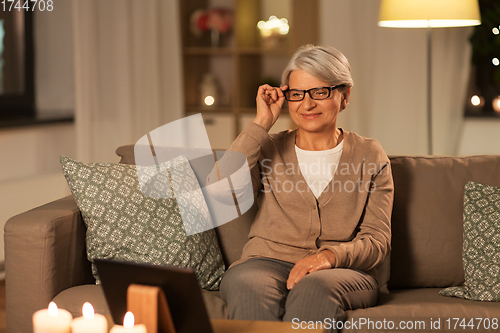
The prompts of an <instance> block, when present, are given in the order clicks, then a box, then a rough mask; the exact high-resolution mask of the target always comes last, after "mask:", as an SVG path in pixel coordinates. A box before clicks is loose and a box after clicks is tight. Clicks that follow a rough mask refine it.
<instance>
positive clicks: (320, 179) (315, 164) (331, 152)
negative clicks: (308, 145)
mask: <svg viewBox="0 0 500 333" xmlns="http://www.w3.org/2000/svg"><path fill="white" fill-rule="evenodd" d="M343 148H344V140H342V141H341V142H340V143H339V144H338V145H337V146H336V147H335V148H332V149H328V150H319V151H313V150H304V149H300V148H299V147H297V146H295V153H296V154H297V159H298V161H299V167H300V172H302V176H303V177H304V179H305V180H306V182H307V185H309V188H310V189H311V191H312V192H313V193H314V196H315V197H316V199H317V198H319V196H320V195H321V193H322V192H323V190H324V189H325V188H326V187H327V186H328V184H329V183H330V181H331V180H332V179H333V175H334V174H335V172H336V171H337V167H338V165H339V162H340V156H341V155H342V149H343Z"/></svg>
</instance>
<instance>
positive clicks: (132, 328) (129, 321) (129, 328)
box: [109, 311, 146, 333]
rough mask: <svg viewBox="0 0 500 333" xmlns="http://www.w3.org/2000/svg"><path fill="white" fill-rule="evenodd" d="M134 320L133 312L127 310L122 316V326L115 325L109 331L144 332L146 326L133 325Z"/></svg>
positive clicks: (121, 332) (110, 332)
mask: <svg viewBox="0 0 500 333" xmlns="http://www.w3.org/2000/svg"><path fill="white" fill-rule="evenodd" d="M134 322H135V318H134V314H133V313H132V312H130V311H129V312H127V313H126V314H125V317H124V318H123V326H121V325H115V326H113V328H112V329H111V331H109V333H146V326H144V325H143V324H139V325H134Z"/></svg>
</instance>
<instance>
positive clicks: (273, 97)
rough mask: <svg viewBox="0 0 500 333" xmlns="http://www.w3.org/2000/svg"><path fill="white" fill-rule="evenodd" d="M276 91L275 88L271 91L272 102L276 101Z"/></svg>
mask: <svg viewBox="0 0 500 333" xmlns="http://www.w3.org/2000/svg"><path fill="white" fill-rule="evenodd" d="M276 90H277V88H276V89H273V90H272V91H271V98H272V99H273V101H274V102H276V101H277V100H278V92H277V91H276Z"/></svg>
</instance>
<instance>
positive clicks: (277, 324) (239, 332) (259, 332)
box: [210, 319, 327, 333]
mask: <svg viewBox="0 0 500 333" xmlns="http://www.w3.org/2000/svg"><path fill="white" fill-rule="evenodd" d="M210 322H211V323H212V328H213V330H214V333H266V332H270V333H293V332H297V331H303V330H301V329H296V328H295V329H294V328H293V324H292V323H290V322H281V321H251V320H224V319H212V320H211V321H210ZM307 332H311V333H326V332H327V330H326V329H310V330H307Z"/></svg>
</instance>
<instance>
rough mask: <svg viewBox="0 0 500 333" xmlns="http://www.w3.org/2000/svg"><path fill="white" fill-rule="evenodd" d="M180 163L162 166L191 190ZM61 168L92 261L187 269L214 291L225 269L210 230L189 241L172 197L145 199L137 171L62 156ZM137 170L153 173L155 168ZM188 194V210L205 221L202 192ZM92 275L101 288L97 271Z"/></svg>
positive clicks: (185, 168)
mask: <svg viewBox="0 0 500 333" xmlns="http://www.w3.org/2000/svg"><path fill="white" fill-rule="evenodd" d="M175 160H177V159H175ZM184 160H185V161H184V162H185V163H181V162H183V161H180V162H179V163H177V162H178V161H169V162H166V163H164V164H162V166H163V167H165V168H166V169H167V171H168V174H169V175H170V174H172V175H176V174H179V173H180V174H182V175H184V177H181V176H179V177H180V179H181V180H182V181H183V182H186V183H189V184H187V186H191V187H193V188H194V185H193V183H196V185H197V181H196V177H195V176H194V174H193V173H192V170H191V171H190V167H189V162H188V161H187V159H186V158H185V157H184ZM170 162H171V163H170ZM61 163H62V165H63V172H64V175H65V177H66V179H67V181H68V184H69V187H70V189H71V192H72V193H73V196H74V197H75V199H76V202H77V204H78V207H79V208H80V210H81V212H82V217H83V220H84V222H85V224H86V226H87V235H86V245H87V256H88V259H89V260H90V261H92V260H93V259H96V258H102V259H115V260H125V261H134V262H145V263H150V264H155V265H175V266H182V267H190V268H193V269H194V270H195V272H196V275H197V277H198V281H199V283H200V285H201V286H202V287H203V288H206V289H210V290H216V289H217V288H218V286H219V283H220V279H221V277H222V274H223V272H224V269H225V267H224V262H223V259H222V255H221V253H220V250H219V247H218V244H217V238H216V234H215V232H214V230H208V231H206V232H202V233H197V234H194V235H190V236H187V235H186V230H185V228H184V227H185V226H184V224H183V223H182V222H183V221H182V218H181V214H180V208H179V206H180V205H181V203H180V201H179V200H178V199H176V197H170V198H162V197H160V198H151V197H147V196H145V195H144V194H143V192H142V191H141V189H140V187H139V181H138V177H137V168H136V167H135V166H131V165H124V164H111V163H90V164H85V163H81V162H77V161H73V160H71V159H69V158H66V157H61ZM138 168H139V167H138ZM140 168H143V169H146V168H148V170H153V169H154V170H156V169H155V167H140ZM154 170H153V171H154ZM143 171H144V170H143ZM174 178H175V177H173V176H172V177H171V180H169V179H170V176H169V177H168V178H166V183H167V186H168V185H169V184H170V186H172V183H173V182H175V181H176V180H175V179H174ZM197 186H198V189H199V185H197ZM189 194H190V195H191V199H190V200H189V206H188V207H187V209H188V210H190V211H191V212H193V213H195V214H201V215H204V216H209V212H208V208H207V207H206V205H205V206H204V208H205V209H203V207H200V206H199V205H200V203H202V202H203V203H204V201H203V195H202V194H201V190H200V191H190V192H189ZM174 196H175V193H174ZM196 205H198V206H196ZM201 218H203V216H201V217H200V219H201ZM192 220H193V221H197V220H198V217H197V216H193V217H192ZM93 273H94V276H95V277H96V280H97V281H98V283H99V280H98V275H97V270H96V269H95V267H93Z"/></svg>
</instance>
